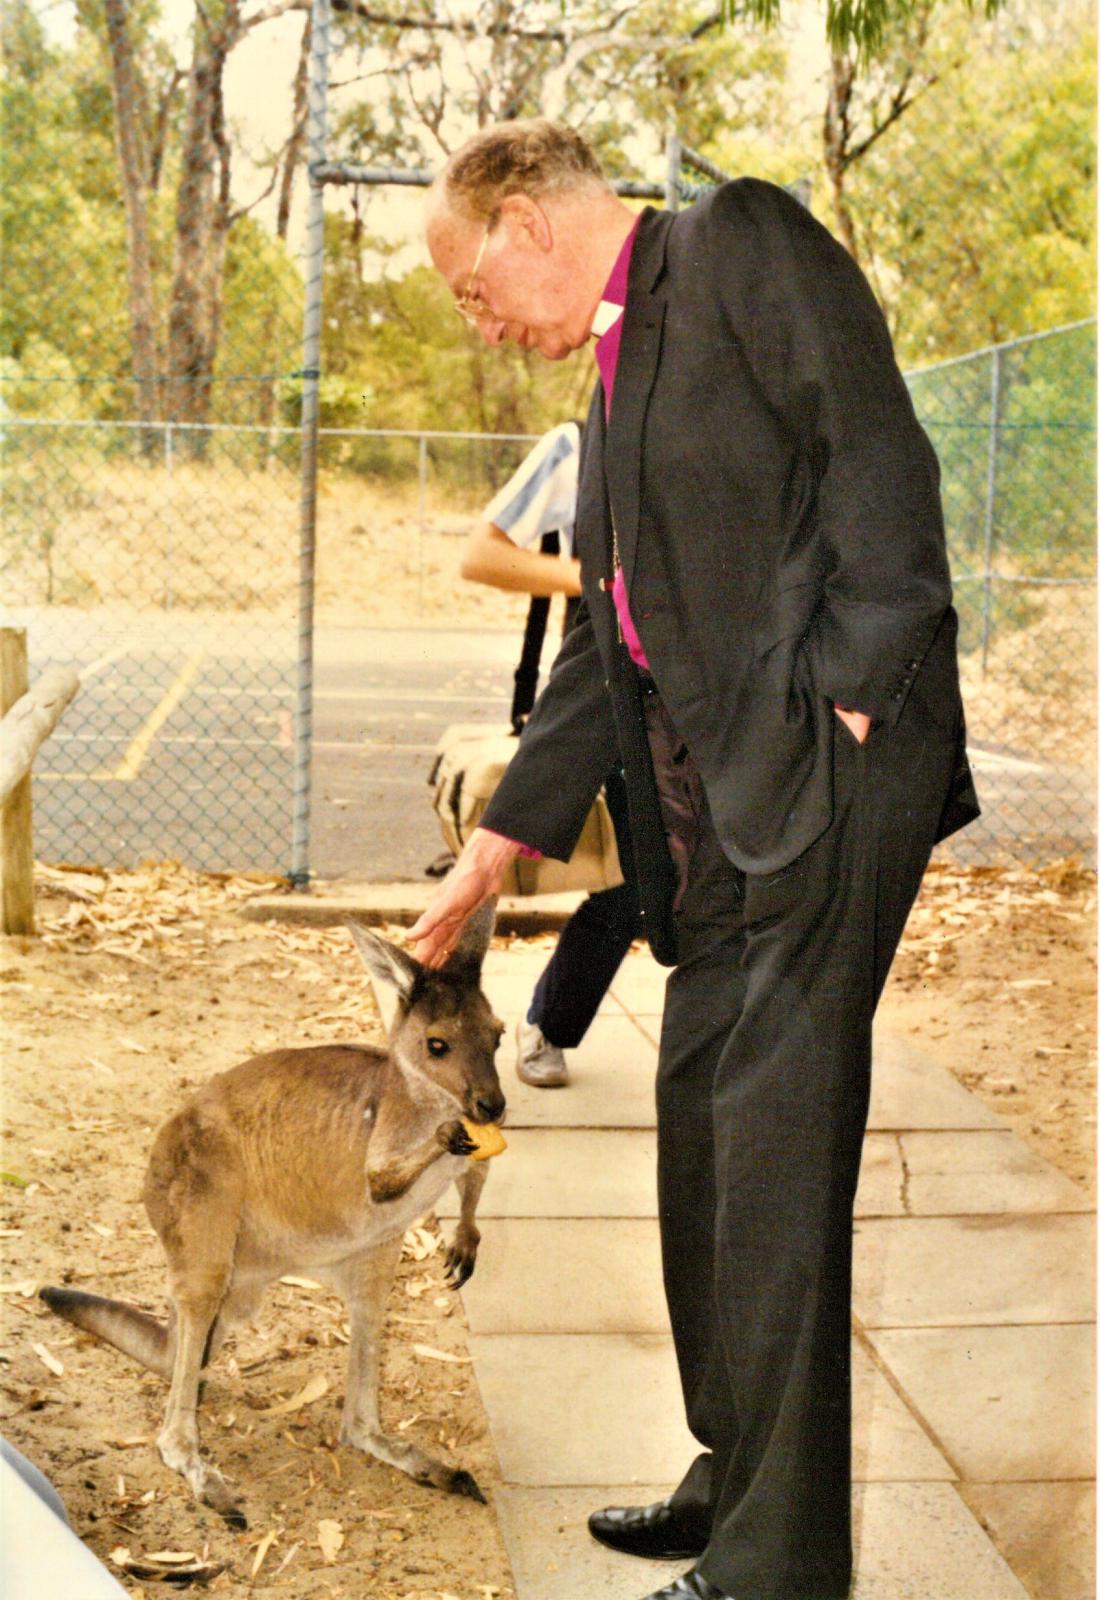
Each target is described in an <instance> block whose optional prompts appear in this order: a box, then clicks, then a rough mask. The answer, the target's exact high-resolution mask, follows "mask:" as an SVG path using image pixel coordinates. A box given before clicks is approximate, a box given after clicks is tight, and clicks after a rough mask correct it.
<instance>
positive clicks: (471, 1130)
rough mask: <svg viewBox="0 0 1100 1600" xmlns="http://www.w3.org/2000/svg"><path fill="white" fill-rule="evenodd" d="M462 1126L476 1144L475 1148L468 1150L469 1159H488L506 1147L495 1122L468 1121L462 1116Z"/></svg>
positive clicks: (497, 1154)
mask: <svg viewBox="0 0 1100 1600" xmlns="http://www.w3.org/2000/svg"><path fill="white" fill-rule="evenodd" d="M462 1126H463V1127H464V1128H465V1129H466V1132H467V1133H468V1134H469V1135H470V1138H471V1139H472V1140H473V1141H474V1143H475V1144H476V1145H477V1149H476V1150H471V1151H470V1160H471V1161H488V1159H489V1157H490V1156H499V1154H500V1152H501V1151H502V1150H506V1149H507V1148H508V1146H507V1144H506V1143H505V1139H504V1135H503V1134H502V1133H501V1131H500V1129H499V1128H498V1127H497V1125H496V1123H495V1122H468V1121H467V1120H466V1118H465V1117H463V1119H462Z"/></svg>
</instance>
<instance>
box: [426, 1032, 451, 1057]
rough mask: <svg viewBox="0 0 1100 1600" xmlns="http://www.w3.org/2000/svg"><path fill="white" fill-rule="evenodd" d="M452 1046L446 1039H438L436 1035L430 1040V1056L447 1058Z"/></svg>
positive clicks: (430, 1037)
mask: <svg viewBox="0 0 1100 1600" xmlns="http://www.w3.org/2000/svg"><path fill="white" fill-rule="evenodd" d="M450 1049H451V1047H450V1045H449V1044H448V1043H447V1041H446V1039H437V1038H435V1036H434V1035H430V1036H429V1038H428V1054H429V1055H430V1056H445V1055H448V1054H449V1053H450Z"/></svg>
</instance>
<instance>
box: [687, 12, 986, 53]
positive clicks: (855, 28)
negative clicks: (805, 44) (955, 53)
mask: <svg viewBox="0 0 1100 1600" xmlns="http://www.w3.org/2000/svg"><path fill="white" fill-rule="evenodd" d="M918 3H919V0H826V7H825V33H826V37H827V38H828V40H829V43H830V44H831V45H834V46H836V47H837V48H839V49H844V48H847V47H848V46H854V47H855V49H856V50H857V51H858V52H859V54H860V56H861V57H862V58H863V60H864V61H866V60H869V59H871V58H872V57H873V56H874V55H875V54H876V53H877V52H878V51H879V50H880V49H881V47H882V45H883V43H884V41H885V39H886V38H887V36H888V34H889V32H890V29H891V28H892V27H894V26H896V25H897V23H899V22H903V21H904V20H905V18H906V17H907V16H909V15H910V14H911V13H912V12H913V11H914V10H915V9H916V8H917V4H918ZM1003 3H1004V0H967V10H968V11H969V12H974V11H978V12H980V13H982V14H984V15H985V16H986V17H993V16H996V14H997V12H998V11H999V10H1000V8H1001V6H1002V4H1003ZM719 9H720V11H721V13H722V17H723V19H724V20H725V21H726V22H728V23H732V22H736V21H750V22H757V23H763V24H764V26H765V27H771V26H773V25H774V24H775V23H776V22H778V21H779V17H780V14H781V11H782V0H721V4H720V8H719Z"/></svg>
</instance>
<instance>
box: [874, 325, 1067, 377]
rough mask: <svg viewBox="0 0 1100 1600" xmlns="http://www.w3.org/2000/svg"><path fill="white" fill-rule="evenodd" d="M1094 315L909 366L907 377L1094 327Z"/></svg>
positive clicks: (921, 375) (939, 370) (920, 375)
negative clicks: (956, 354)
mask: <svg viewBox="0 0 1100 1600" xmlns="http://www.w3.org/2000/svg"><path fill="white" fill-rule="evenodd" d="M1095 326H1096V318H1095V317H1082V319H1081V321H1080V322H1064V323H1062V324H1061V326H1060V327H1057V328H1046V329H1045V330H1044V331H1043V332H1042V333H1022V334H1021V335H1020V337H1019V338H1018V339H1005V340H1003V341H1002V343H1000V344H987V345H983V346H982V348H981V349H980V350H968V351H967V352H966V354H965V355H961V356H948V358H947V360H946V361H932V362H930V363H929V365H928V366H927V367H910V368H909V369H908V370H907V371H906V373H905V377H907V378H923V377H924V375H925V373H926V372H942V371H943V369H944V367H957V366H961V365H962V363H963V362H965V361H977V360H979V359H980V357H982V356H993V355H998V354H999V353H1000V352H1001V351H1002V350H1016V349H1018V348H1019V346H1020V345H1022V344H1037V343H1038V342H1039V340H1040V339H1056V338H1057V337H1058V335H1059V334H1060V333H1076V332H1077V331H1078V329H1080V328H1095Z"/></svg>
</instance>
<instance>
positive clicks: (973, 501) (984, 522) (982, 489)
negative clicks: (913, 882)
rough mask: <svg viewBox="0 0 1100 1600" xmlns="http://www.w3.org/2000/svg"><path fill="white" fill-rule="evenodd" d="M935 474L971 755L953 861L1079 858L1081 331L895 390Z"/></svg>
mask: <svg viewBox="0 0 1100 1600" xmlns="http://www.w3.org/2000/svg"><path fill="white" fill-rule="evenodd" d="M909 387H910V392H911V393H912V396H913V401H914V404H915V406H916V409H917V413H918V415H919V416H920V417H921V420H922V421H923V423H924V425H925V427H926V429H927V430H928V433H929V435H930V436H931V438H932V442H933V444H934V445H935V447H936V451H937V454H938V455H939V458H940V465H941V468H942V472H943V500H944V512H945V515H946V519H947V528H948V548H949V552H950V556H951V566H952V572H953V577H954V584H955V604H956V609H957V610H958V613H959V623H960V634H959V648H960V654H961V662H962V678H963V690H964V695H965V700H966V708H967V722H968V732H969V738H970V746H971V756H972V761H973V764H974V768H975V772H976V775H977V780H978V786H979V789H980V792H981V797H982V803H983V806H984V808H985V814H984V816H983V817H982V819H981V821H980V822H979V823H978V824H977V825H976V826H974V827H972V828H970V829H968V830H967V831H966V832H965V833H964V834H962V835H960V836H959V838H958V840H957V841H955V843H954V844H953V846H952V848H953V849H954V850H955V851H956V852H957V853H959V854H961V855H962V856H964V857H965V858H966V859H968V860H978V861H982V860H988V859H996V858H998V857H1005V856H1007V857H1011V858H1014V859H1017V860H1035V859H1040V860H1041V859H1047V858H1049V857H1050V856H1053V855H1065V854H1072V853H1082V852H1084V853H1086V854H1087V853H1088V852H1089V850H1090V848H1091V841H1092V837H1093V825H1094V798H1095V793H1096V766H1095V748H1096V710H1095V705H1096V702H1095V670H1094V641H1095V636H1096V571H1095V557H1094V544H1093V539H1094V529H1095V463H1096V424H1095V418H1094V414H1093V399H1094V395H1095V390H1096V327H1095V324H1085V325H1083V326H1080V327H1076V328H1068V329H1065V330H1062V331H1057V332H1053V333H1051V334H1049V335H1048V336H1046V337H1037V338H1032V339H1021V340H1016V341H1013V342H1012V343H1010V344H1005V345H998V346H995V347H994V348H993V349H991V350H986V351H983V352H981V353H979V354H976V355H974V356H970V357H963V358H961V359H958V360H954V361H948V362H944V363H942V364H940V365H938V366H933V367H929V368H926V369H925V370H924V371H921V372H917V373H913V374H912V375H910V377H909Z"/></svg>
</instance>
